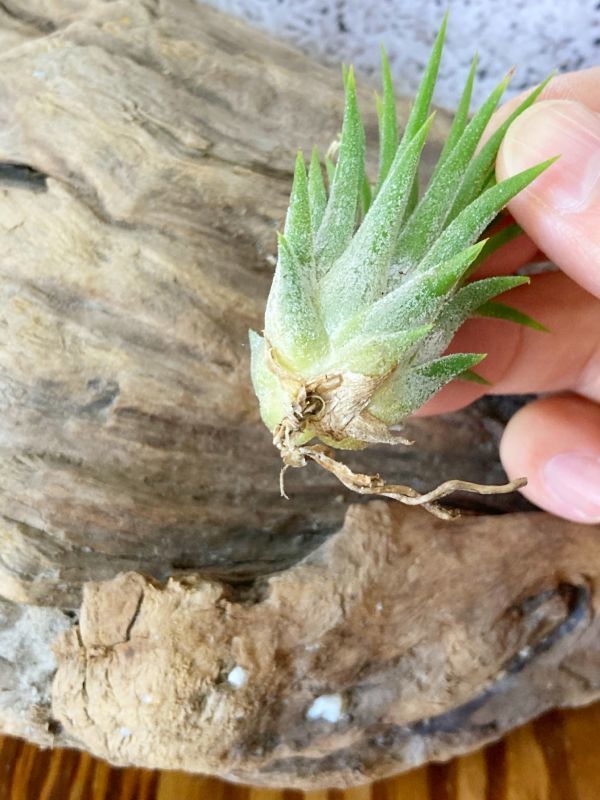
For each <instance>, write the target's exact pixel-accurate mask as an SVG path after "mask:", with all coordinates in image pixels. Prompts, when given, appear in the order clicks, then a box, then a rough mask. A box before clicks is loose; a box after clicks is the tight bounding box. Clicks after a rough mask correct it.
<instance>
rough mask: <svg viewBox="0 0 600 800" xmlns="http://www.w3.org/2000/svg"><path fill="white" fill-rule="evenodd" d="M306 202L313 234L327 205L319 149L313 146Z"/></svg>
mask: <svg viewBox="0 0 600 800" xmlns="http://www.w3.org/2000/svg"><path fill="white" fill-rule="evenodd" d="M308 202H309V205H310V220H311V227H312V231H313V236H316V235H317V231H318V230H319V228H320V227H321V222H322V220H323V214H324V213H325V207H326V206H327V190H326V189H325V181H324V180H323V171H322V170H321V162H320V159H319V151H318V150H317V148H316V147H313V151H312V154H311V157H310V167H309V170H308Z"/></svg>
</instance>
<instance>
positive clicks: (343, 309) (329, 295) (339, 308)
mask: <svg viewBox="0 0 600 800" xmlns="http://www.w3.org/2000/svg"><path fill="white" fill-rule="evenodd" d="M431 121H432V117H430V118H429V119H428V120H427V121H426V122H425V123H424V125H423V126H422V128H421V130H420V131H419V132H418V133H417V135H416V136H414V137H413V141H412V142H411V143H410V145H409V146H408V147H407V148H406V149H405V150H404V151H403V152H400V151H398V153H397V155H396V158H394V163H393V164H392V167H391V169H390V172H389V174H388V177H387V178H386V180H385V182H384V184H383V186H382V187H381V190H380V192H379V194H378V195H377V197H376V198H375V201H374V202H373V205H372V206H371V208H370V209H369V212H368V214H367V215H366V217H365V219H364V221H363V223H362V225H361V226H360V228H359V229H358V231H357V232H356V234H355V235H354V238H353V239H352V242H351V244H350V246H349V247H348V249H347V251H346V252H345V253H344V254H343V256H342V257H341V258H340V259H338V260H337V261H336V262H335V264H334V265H333V267H332V268H331V269H330V270H329V272H328V273H327V274H326V275H325V276H324V278H323V279H322V281H321V286H320V296H321V307H322V309H323V316H324V321H325V325H326V327H327V329H328V330H329V331H332V330H335V328H337V327H339V325H340V324H342V323H343V322H345V321H346V320H347V319H348V317H349V316H351V315H353V314H355V313H356V311H357V310H359V309H360V308H363V307H364V306H365V305H368V304H369V303H372V302H373V300H374V299H375V298H376V297H378V296H380V295H381V294H382V292H383V291H385V287H386V284H387V280H388V273H389V266H390V261H391V257H392V253H393V250H394V245H395V233H396V230H397V228H398V226H399V224H400V219H401V217H402V210H403V208H404V206H405V204H406V201H407V197H408V191H409V189H410V186H411V184H412V181H413V177H414V174H415V170H416V168H417V164H418V163H419V157H420V154H421V150H422V149H423V145H424V144H425V139H426V137H427V132H428V130H429V126H430V125H431Z"/></svg>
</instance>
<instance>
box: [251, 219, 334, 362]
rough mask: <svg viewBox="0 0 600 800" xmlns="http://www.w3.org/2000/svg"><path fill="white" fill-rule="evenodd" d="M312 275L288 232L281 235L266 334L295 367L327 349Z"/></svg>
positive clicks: (267, 315) (269, 301) (309, 360)
mask: <svg viewBox="0 0 600 800" xmlns="http://www.w3.org/2000/svg"><path fill="white" fill-rule="evenodd" d="M309 278H310V276H307V275H306V271H305V269H304V268H303V266H302V264H301V263H300V261H299V260H298V258H297V256H296V254H295V253H294V251H293V250H292V248H291V247H290V245H289V242H288V241H287V239H286V238H285V236H281V235H280V236H279V248H278V258H277V267H276V268H275V276H274V278H273V284H272V286H271V291H270V292H269V298H268V300H267V310H266V313H265V336H266V337H267V339H268V340H269V342H270V344H271V346H272V347H273V348H274V349H275V350H276V352H277V354H278V355H279V356H280V358H281V359H282V361H285V362H287V365H289V366H290V367H291V368H292V371H294V370H295V369H300V368H303V367H305V366H307V365H309V364H311V363H314V362H315V361H316V360H318V359H319V358H320V357H321V356H322V355H323V354H324V353H325V351H326V349H327V336H326V333H325V329H324V327H323V323H322V321H321V318H320V316H319V313H318V311H317V307H316V304H315V302H314V299H313V293H312V291H311V283H310V280H309Z"/></svg>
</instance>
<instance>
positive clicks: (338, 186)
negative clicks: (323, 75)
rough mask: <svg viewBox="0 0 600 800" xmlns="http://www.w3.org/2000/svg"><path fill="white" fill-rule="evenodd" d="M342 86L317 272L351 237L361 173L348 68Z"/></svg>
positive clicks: (361, 140) (360, 134) (317, 243)
mask: <svg viewBox="0 0 600 800" xmlns="http://www.w3.org/2000/svg"><path fill="white" fill-rule="evenodd" d="M345 88H346V110H345V112H344V123H343V126H342V137H341V140H340V149H339V154H338V160H337V164H336V168H335V173H334V176H333V182H332V184H331V191H330V195H329V201H328V203H327V208H326V209H325V214H324V216H323V221H322V223H321V227H320V228H319V232H318V234H317V237H316V241H315V255H316V258H317V263H318V264H319V266H320V270H321V272H326V271H327V269H328V268H329V267H330V266H331V264H332V263H333V262H334V261H335V259H336V258H338V257H339V256H340V255H341V254H342V253H343V252H344V250H345V249H346V247H347V246H348V242H349V241H350V239H351V237H352V234H353V232H354V227H355V224H356V214H357V210H358V202H359V192H360V188H361V183H362V179H363V175H364V159H365V152H364V151H365V145H364V131H363V127H362V121H361V119H360V113H359V110H358V103H357V99H356V85H355V80H354V72H353V70H352V68H350V69H349V70H348V74H347V76H346V80H345Z"/></svg>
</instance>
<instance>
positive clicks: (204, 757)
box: [52, 502, 600, 789]
mask: <svg viewBox="0 0 600 800" xmlns="http://www.w3.org/2000/svg"><path fill="white" fill-rule="evenodd" d="M599 575H600V540H599V539H598V536H597V531H594V530H592V529H591V528H590V527H586V526H583V525H580V526H578V525H563V524H562V523H561V522H559V521H558V520H553V519H552V518H550V517H549V516H547V515H544V514H523V515H507V516H504V517H498V518H493V517H489V516H480V517H472V518H464V519H463V520H461V522H460V523H458V525H457V526H456V528H455V530H453V531H452V532H450V531H448V524H447V523H442V522H439V521H432V519H431V518H430V517H429V516H428V515H427V514H426V513H425V512H416V513H415V512H414V511H412V512H411V511H410V510H407V509H404V508H402V507H399V506H394V505H388V504H385V503H383V502H372V503H369V504H368V505H363V506H354V507H353V508H352V509H351V510H350V511H349V513H348V516H347V520H346V524H345V526H344V528H343V529H342V530H341V531H340V532H339V533H337V534H335V535H333V536H332V537H331V538H330V539H329V540H328V541H327V543H325V544H324V545H322V547H321V548H319V550H317V551H315V553H314V554H312V555H310V556H309V557H308V558H307V559H306V560H305V561H304V562H303V563H302V564H299V565H297V566H295V567H292V568H290V569H288V570H286V571H285V572H283V573H281V574H280V575H278V576H274V577H272V578H270V579H268V580H267V581H264V580H262V581H261V580H259V581H258V582H255V583H254V584H252V585H251V586H249V587H245V588H244V589H238V590H237V591H233V590H232V589H231V587H228V586H226V585H223V584H219V583H214V582H206V581H203V580H199V579H194V580H192V579H191V578H187V579H186V580H183V581H177V580H172V581H170V582H169V583H168V584H167V585H166V586H158V585H156V584H154V583H153V582H151V581H149V580H147V579H144V578H143V577H141V576H140V575H136V574H132V573H130V574H125V575H122V576H120V577H118V578H116V579H114V580H113V581H108V582H105V583H102V584H97V583H92V584H88V585H87V586H86V589H85V591H84V600H83V605H82V610H81V617H80V622H79V625H78V627H76V628H74V629H72V630H69V631H68V632H67V633H65V634H64V635H63V636H62V637H61V640H60V643H59V644H58V646H57V658H58V672H57V674H56V677H55V679H54V686H53V699H52V714H53V715H54V717H55V719H56V720H58V721H59V722H60V724H61V726H62V728H63V730H64V734H65V735H66V736H67V738H70V739H72V740H74V741H76V742H78V743H79V744H80V745H83V746H84V747H85V748H86V749H88V750H89V751H90V752H92V753H94V754H95V755H99V756H101V757H103V758H106V759H108V760H110V761H112V762H114V763H117V764H136V765H141V766H147V767H153V768H154V767H161V768H175V769H184V770H189V771H193V772H202V773H209V774H217V775H220V776H224V777H228V778H230V779H235V780H238V781H243V782H245V783H251V784H258V785H267V786H269V785H270V786H296V787H299V788H303V789H308V788H322V787H324V786H349V785H350V786H351V785H353V784H359V783H364V782H366V781H370V780H375V779H377V778H381V777H385V776H386V775H389V774H393V773H396V772H399V771H401V770H405V769H409V768H411V767H414V766H418V765H419V764H422V763H423V762H424V761H428V760H431V759H446V758H448V757H450V756H451V755H455V754H457V753H462V752H465V751H466V750H469V749H472V748H473V747H475V746H477V745H480V744H482V743H484V742H486V741H489V740H491V739H494V738H497V737H498V736H500V735H501V734H502V733H504V732H505V731H506V730H508V729H510V728H511V727H514V726H515V725H516V724H519V723H522V722H524V721H526V720H527V719H530V718H532V717H534V716H536V715H538V714H540V713H541V712H542V711H544V710H546V709H547V708H549V707H553V706H556V705H569V704H578V703H582V702H589V701H591V700H592V699H594V698H595V697H597V696H598V695H599V694H600V622H599V619H598V615H597V612H598V605H599V601H598V597H597V596H594V595H593V589H592V587H593V586H594V585H595V583H596V582H597V580H598V576H599ZM318 698H321V700H320V701H319V700H318ZM325 698H329V699H328V700H325ZM315 702H316V703H317V704H318V703H319V702H321V703H325V705H326V706H327V713H329V714H331V717H325V718H324V719H323V718H321V717H320V716H319V715H318V714H317V711H318V705H317V706H315V705H314V704H315ZM311 710H312V712H311ZM322 712H323V714H325V713H326V712H325V710H322ZM311 713H312V714H317V718H313V716H311Z"/></svg>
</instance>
